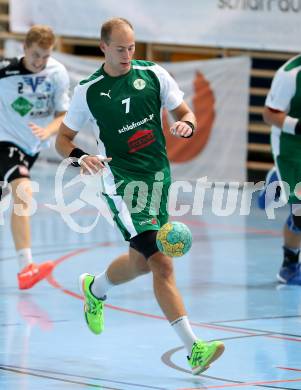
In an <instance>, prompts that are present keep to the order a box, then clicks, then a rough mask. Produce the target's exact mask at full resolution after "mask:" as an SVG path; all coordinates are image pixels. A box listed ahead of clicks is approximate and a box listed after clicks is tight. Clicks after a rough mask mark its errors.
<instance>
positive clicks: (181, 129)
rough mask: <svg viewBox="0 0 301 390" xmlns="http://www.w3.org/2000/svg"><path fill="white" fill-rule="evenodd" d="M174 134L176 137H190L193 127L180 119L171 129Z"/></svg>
mask: <svg viewBox="0 0 301 390" xmlns="http://www.w3.org/2000/svg"><path fill="white" fill-rule="evenodd" d="M169 131H170V132H171V134H172V135H174V136H175V137H179V138H180V137H184V138H185V137H189V136H190V135H191V134H192V132H193V130H192V128H191V127H190V126H189V125H188V124H187V123H185V122H182V121H178V122H175V123H174V124H173V125H172V126H171V128H170V130H169Z"/></svg>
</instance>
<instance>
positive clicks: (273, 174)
mask: <svg viewBox="0 0 301 390" xmlns="http://www.w3.org/2000/svg"><path fill="white" fill-rule="evenodd" d="M275 181H279V178H278V175H277V171H276V168H275V167H273V168H272V169H270V170H269V172H268V173H267V176H266V179H265V185H264V188H263V189H262V190H261V191H260V192H259V195H258V199H257V204H258V207H259V208H260V209H261V210H264V209H265V208H266V207H268V206H269V204H270V203H271V202H274V201H278V200H279V198H280V193H281V187H280V186H276V187H275V192H274V191H273V192H272V193H271V191H267V189H268V186H270V185H271V184H272V183H273V182H275Z"/></svg>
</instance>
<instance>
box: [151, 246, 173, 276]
mask: <svg viewBox="0 0 301 390" xmlns="http://www.w3.org/2000/svg"><path fill="white" fill-rule="evenodd" d="M149 262H150V266H151V270H152V272H153V274H154V276H155V277H159V278H161V279H169V278H170V277H172V276H173V272H174V269H173V261H172V259H171V258H170V257H167V256H165V255H164V254H163V253H161V252H157V253H155V254H154V255H153V256H151V257H150V258H149Z"/></svg>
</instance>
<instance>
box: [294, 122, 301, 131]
mask: <svg viewBox="0 0 301 390" xmlns="http://www.w3.org/2000/svg"><path fill="white" fill-rule="evenodd" d="M295 134H296V135H301V122H300V119H299V120H298V122H297V123H296V126H295Z"/></svg>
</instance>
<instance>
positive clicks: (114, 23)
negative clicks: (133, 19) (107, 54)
mask: <svg viewBox="0 0 301 390" xmlns="http://www.w3.org/2000/svg"><path fill="white" fill-rule="evenodd" d="M124 25H126V26H128V27H130V28H131V29H132V30H134V28H133V26H132V25H131V23H130V22H129V21H128V20H126V19H124V18H112V19H109V20H107V21H106V22H105V23H104V24H103V25H102V26H101V31H100V39H101V40H102V41H104V42H105V43H106V44H109V43H110V38H111V34H112V30H113V28H115V27H117V28H118V27H120V26H124Z"/></svg>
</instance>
